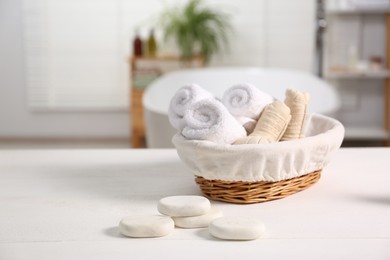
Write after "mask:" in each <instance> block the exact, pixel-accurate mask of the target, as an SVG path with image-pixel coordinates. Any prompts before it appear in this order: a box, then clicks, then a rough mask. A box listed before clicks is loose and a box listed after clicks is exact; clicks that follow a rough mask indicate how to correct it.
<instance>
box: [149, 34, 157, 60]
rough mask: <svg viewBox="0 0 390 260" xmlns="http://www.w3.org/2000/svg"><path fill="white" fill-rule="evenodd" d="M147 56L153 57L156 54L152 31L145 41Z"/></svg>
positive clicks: (155, 43)
mask: <svg viewBox="0 0 390 260" xmlns="http://www.w3.org/2000/svg"><path fill="white" fill-rule="evenodd" d="M147 49H148V56H151V57H154V56H156V54H157V42H156V39H155V37H154V29H151V30H150V34H149V37H148V40H147Z"/></svg>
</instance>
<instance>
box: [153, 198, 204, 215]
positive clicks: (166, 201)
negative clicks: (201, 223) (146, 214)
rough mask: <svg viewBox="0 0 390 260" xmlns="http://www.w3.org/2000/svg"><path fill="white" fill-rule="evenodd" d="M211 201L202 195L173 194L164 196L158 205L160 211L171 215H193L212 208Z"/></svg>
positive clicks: (202, 213) (201, 213)
mask: <svg viewBox="0 0 390 260" xmlns="http://www.w3.org/2000/svg"><path fill="white" fill-rule="evenodd" d="M210 207H211V205H210V201H209V200H208V199H206V198H205V197H201V196H171V197H165V198H162V199H161V200H160V201H159V202H158V205H157V209H158V211H159V212H160V213H162V214H164V215H168V216H171V217H193V216H200V215H204V214H206V213H207V212H209V210H210Z"/></svg>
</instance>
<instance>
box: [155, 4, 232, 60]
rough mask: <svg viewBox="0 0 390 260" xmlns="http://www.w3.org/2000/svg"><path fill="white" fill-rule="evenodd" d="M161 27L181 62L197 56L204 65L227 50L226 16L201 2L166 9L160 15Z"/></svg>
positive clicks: (227, 21)
mask: <svg viewBox="0 0 390 260" xmlns="http://www.w3.org/2000/svg"><path fill="white" fill-rule="evenodd" d="M161 25H162V28H163V33H164V39H165V40H169V39H172V40H174V42H175V43H176V45H177V47H178V48H179V50H180V55H181V58H182V59H183V60H189V59H191V57H193V56H198V55H200V56H202V58H203V59H204V60H205V62H206V63H207V62H209V61H210V59H211V57H212V56H213V55H214V54H216V53H220V52H221V51H222V50H224V48H226V47H228V40H229V33H231V32H232V26H231V24H230V16H229V15H228V14H226V13H224V12H221V11H218V10H214V8H212V7H208V6H205V5H204V3H203V1H202V0H189V1H188V2H187V3H186V4H185V5H184V6H183V7H174V8H169V9H168V10H166V11H165V12H164V13H163V14H162V16H161Z"/></svg>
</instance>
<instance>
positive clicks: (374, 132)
mask: <svg viewBox="0 0 390 260" xmlns="http://www.w3.org/2000/svg"><path fill="white" fill-rule="evenodd" d="M389 137H390V134H389V133H388V132H386V131H385V130H384V129H383V127H379V126H378V127H346V129H345V139H346V140H348V139H350V140H351V139H366V140H387V139H389Z"/></svg>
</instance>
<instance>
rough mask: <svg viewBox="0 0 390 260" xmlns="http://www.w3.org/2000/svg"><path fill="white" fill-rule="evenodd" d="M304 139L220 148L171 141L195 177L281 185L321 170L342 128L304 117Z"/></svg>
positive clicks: (340, 137) (176, 139) (319, 117)
mask: <svg viewBox="0 0 390 260" xmlns="http://www.w3.org/2000/svg"><path fill="white" fill-rule="evenodd" d="M306 122H307V124H306V132H305V136H306V137H305V138H302V139H298V140H292V141H284V142H278V143H272V144H243V145H229V144H225V145H221V144H215V143H213V142H209V141H198V140H195V141H194V140H186V139H185V138H184V137H183V136H182V135H180V134H176V135H175V136H174V137H173V139H172V141H173V143H174V145H175V146H176V149H177V152H178V154H179V156H180V158H181V160H182V161H183V162H184V163H185V164H186V165H187V166H188V167H189V169H190V170H191V172H192V173H193V174H194V175H197V176H201V177H203V178H205V179H209V180H225V181H247V182H254V181H280V180H285V179H290V178H293V177H297V176H301V175H304V174H307V173H311V172H314V171H317V170H321V169H323V168H324V167H325V166H326V165H327V164H328V162H329V160H330V158H331V156H332V154H333V153H334V152H335V151H336V150H337V149H338V148H339V147H340V146H341V143H342V140H343V138H344V127H343V125H342V124H341V123H340V122H339V121H337V120H335V119H332V118H330V117H326V116H323V115H320V114H310V115H308V116H307V117H306Z"/></svg>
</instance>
